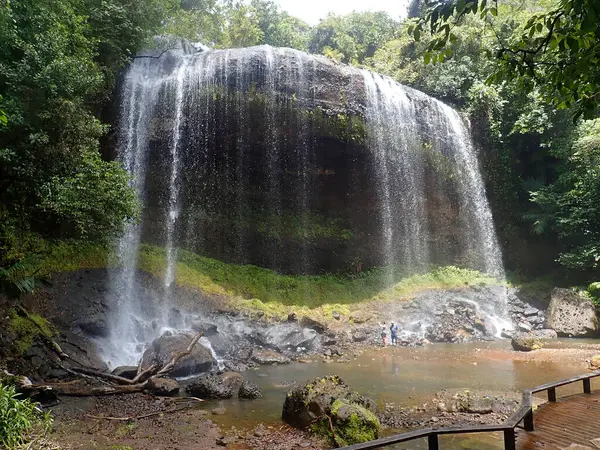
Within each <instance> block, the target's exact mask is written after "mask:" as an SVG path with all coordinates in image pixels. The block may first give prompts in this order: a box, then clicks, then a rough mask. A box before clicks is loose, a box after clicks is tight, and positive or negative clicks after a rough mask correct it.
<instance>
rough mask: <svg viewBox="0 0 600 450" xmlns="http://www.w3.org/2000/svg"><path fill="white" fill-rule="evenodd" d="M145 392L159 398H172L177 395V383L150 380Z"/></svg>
mask: <svg viewBox="0 0 600 450" xmlns="http://www.w3.org/2000/svg"><path fill="white" fill-rule="evenodd" d="M146 390H147V391H149V392H150V393H151V394H154V395H158V396H160V397H173V396H175V395H177V394H178V393H179V383H177V381H175V380H171V379H168V378H150V380H148V384H147V385H146Z"/></svg>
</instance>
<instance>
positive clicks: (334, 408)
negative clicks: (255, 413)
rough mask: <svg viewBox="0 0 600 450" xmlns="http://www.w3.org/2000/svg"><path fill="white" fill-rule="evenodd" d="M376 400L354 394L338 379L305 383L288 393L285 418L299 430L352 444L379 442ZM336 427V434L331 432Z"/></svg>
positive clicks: (337, 377)
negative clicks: (303, 429) (302, 429)
mask: <svg viewBox="0 0 600 450" xmlns="http://www.w3.org/2000/svg"><path fill="white" fill-rule="evenodd" d="M375 412H376V406H375V403H374V402H373V400H371V399H370V398H368V397H364V396H363V395H361V394H359V393H357V392H353V391H352V390H351V389H350V388H349V387H348V386H347V385H346V384H345V383H344V382H343V381H342V379H341V378H340V377H339V376H336V375H332V376H326V377H322V378H316V379H315V380H313V381H311V382H308V383H306V384H305V385H304V386H301V387H297V388H295V389H293V390H291V391H290V392H288V394H287V396H286V399H285V402H284V405H283V412H282V419H283V420H284V421H286V422H287V423H289V424H291V425H293V426H295V427H298V428H309V429H310V430H311V431H312V432H313V433H315V434H318V435H320V436H324V437H326V438H328V439H330V440H331V441H332V442H333V443H334V444H336V445H351V444H356V443H359V442H366V441H369V440H372V439H376V438H377V437H378V436H379V432H380V428H381V427H380V423H379V419H377V416H376V415H375ZM332 427H333V433H332Z"/></svg>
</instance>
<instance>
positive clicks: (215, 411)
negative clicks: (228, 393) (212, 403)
mask: <svg viewBox="0 0 600 450" xmlns="http://www.w3.org/2000/svg"><path fill="white" fill-rule="evenodd" d="M226 411H227V410H226V409H225V408H222V407H221V408H213V410H212V411H211V412H212V413H213V414H214V415H215V416H222V415H223V414H225V412H226Z"/></svg>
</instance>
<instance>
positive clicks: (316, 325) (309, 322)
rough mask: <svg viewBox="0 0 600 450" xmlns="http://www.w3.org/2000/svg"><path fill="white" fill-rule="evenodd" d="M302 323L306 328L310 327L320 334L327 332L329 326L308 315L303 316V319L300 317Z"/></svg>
mask: <svg viewBox="0 0 600 450" xmlns="http://www.w3.org/2000/svg"><path fill="white" fill-rule="evenodd" d="M300 325H302V326H303V327H304V328H310V329H311V330H315V331H316V332H317V333H320V334H323V333H325V330H327V327H326V326H325V325H323V324H322V323H321V322H318V321H316V320H315V319H311V318H310V317H308V316H303V317H302V319H300Z"/></svg>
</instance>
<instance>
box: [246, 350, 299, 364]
mask: <svg viewBox="0 0 600 450" xmlns="http://www.w3.org/2000/svg"><path fill="white" fill-rule="evenodd" d="M252 361H254V362H255V363H257V364H261V365H266V364H288V363H289V362H290V358H288V357H286V356H284V355H282V354H281V353H277V352H275V351H273V350H254V351H253V352H252Z"/></svg>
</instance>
